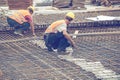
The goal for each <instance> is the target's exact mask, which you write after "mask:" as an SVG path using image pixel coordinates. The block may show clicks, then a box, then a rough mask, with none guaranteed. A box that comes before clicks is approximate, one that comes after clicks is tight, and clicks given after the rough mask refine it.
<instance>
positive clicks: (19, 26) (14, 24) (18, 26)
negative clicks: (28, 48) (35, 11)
mask: <svg viewBox="0 0 120 80" xmlns="http://www.w3.org/2000/svg"><path fill="white" fill-rule="evenodd" d="M7 22H8V24H9V25H10V27H14V28H15V30H18V29H20V30H24V31H26V30H28V29H29V27H30V23H28V22H24V23H23V24H19V23H18V22H16V21H15V20H13V19H11V18H9V17H7Z"/></svg>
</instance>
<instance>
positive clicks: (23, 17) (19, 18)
mask: <svg viewBox="0 0 120 80" xmlns="http://www.w3.org/2000/svg"><path fill="white" fill-rule="evenodd" d="M33 12H34V7H32V6H29V7H28V8H27V10H18V11H16V12H15V13H14V14H12V15H10V16H7V22H8V24H9V25H10V27H14V29H15V31H14V33H15V34H18V35H21V36H23V32H25V31H27V30H28V29H29V27H31V31H32V34H33V35H34V36H35V31H34V25H33V19H32V14H33Z"/></svg>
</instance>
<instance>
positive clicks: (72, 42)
mask: <svg viewBox="0 0 120 80" xmlns="http://www.w3.org/2000/svg"><path fill="white" fill-rule="evenodd" d="M63 35H64V36H65V37H66V38H67V39H68V40H69V41H70V43H71V45H72V46H73V47H75V42H74V41H73V40H72V38H71V37H70V35H69V34H68V33H67V31H66V30H64V31H63Z"/></svg>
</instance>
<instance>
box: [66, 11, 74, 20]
mask: <svg viewBox="0 0 120 80" xmlns="http://www.w3.org/2000/svg"><path fill="white" fill-rule="evenodd" d="M66 16H68V17H70V18H72V19H74V18H75V14H74V13H73V12H68V13H67V14H66Z"/></svg>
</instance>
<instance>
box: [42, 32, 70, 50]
mask: <svg viewBox="0 0 120 80" xmlns="http://www.w3.org/2000/svg"><path fill="white" fill-rule="evenodd" d="M44 41H45V45H46V47H47V48H48V50H49V51H53V50H52V49H57V51H58V52H61V51H65V50H66V48H67V47H69V46H70V43H69V42H68V40H67V39H66V38H65V37H64V35H63V33H62V32H58V33H46V34H45V35H44Z"/></svg>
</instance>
